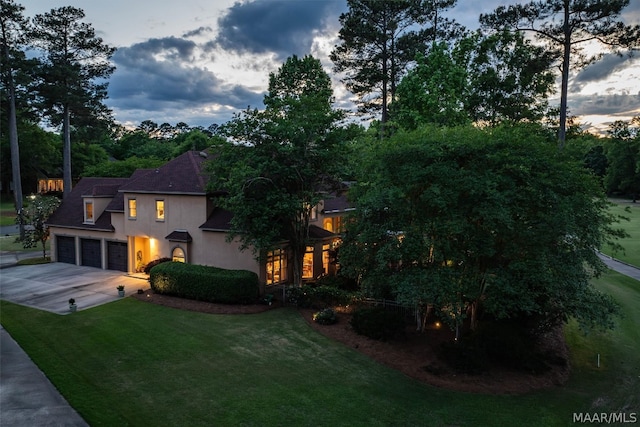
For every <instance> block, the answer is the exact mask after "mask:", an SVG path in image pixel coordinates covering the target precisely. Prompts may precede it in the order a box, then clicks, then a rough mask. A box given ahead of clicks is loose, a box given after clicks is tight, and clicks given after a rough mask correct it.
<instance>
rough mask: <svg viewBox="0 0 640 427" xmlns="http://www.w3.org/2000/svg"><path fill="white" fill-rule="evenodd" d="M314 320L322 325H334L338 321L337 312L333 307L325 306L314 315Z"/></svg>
mask: <svg viewBox="0 0 640 427" xmlns="http://www.w3.org/2000/svg"><path fill="white" fill-rule="evenodd" d="M313 320H314V321H315V322H316V323H319V324H321V325H333V324H334V323H336V322H337V321H338V317H337V316H336V312H335V311H334V310H333V309H332V308H325V309H324V310H322V311H319V312H317V313H315V314H314V315H313Z"/></svg>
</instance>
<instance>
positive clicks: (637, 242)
mask: <svg viewBox="0 0 640 427" xmlns="http://www.w3.org/2000/svg"><path fill="white" fill-rule="evenodd" d="M612 201H613V202H614V203H615V206H613V207H612V208H611V210H612V212H613V213H615V214H617V215H623V216H625V217H627V218H629V221H622V222H621V223H620V224H618V225H619V226H620V227H622V228H624V229H625V231H626V232H627V233H628V234H629V236H630V237H628V238H626V239H623V240H620V241H619V243H620V244H621V245H622V246H623V247H624V251H623V252H620V251H613V250H611V248H608V247H604V248H602V252H603V253H605V254H607V255H610V256H613V257H614V258H617V259H619V260H622V261H624V262H627V263H629V264H632V265H635V266H639V267H640V203H631V202H629V201H626V200H625V201H623V200H612ZM625 208H628V210H626V209H625Z"/></svg>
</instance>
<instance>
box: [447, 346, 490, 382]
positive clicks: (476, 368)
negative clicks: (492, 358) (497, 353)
mask: <svg viewBox="0 0 640 427" xmlns="http://www.w3.org/2000/svg"><path fill="white" fill-rule="evenodd" d="M438 356H439V358H440V359H441V360H442V361H444V362H445V363H446V364H447V365H448V366H449V367H450V368H452V369H453V370H455V371H456V372H459V373H462V374H469V375H479V374H482V373H483V372H485V371H486V370H487V366H488V364H487V357H486V354H485V352H484V351H483V350H482V348H480V347H479V346H477V345H476V344H475V343H474V342H473V341H464V340H463V341H461V342H459V343H458V342H450V341H448V342H443V343H442V345H441V346H440V352H439V354H438Z"/></svg>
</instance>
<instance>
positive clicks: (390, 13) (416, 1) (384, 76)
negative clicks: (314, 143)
mask: <svg viewBox="0 0 640 427" xmlns="http://www.w3.org/2000/svg"><path fill="white" fill-rule="evenodd" d="M455 3H456V0H438V1H424V0H394V1H388V0H384V1H369V0H348V1H347V5H348V6H349V11H348V12H347V13H343V14H342V15H340V24H341V25H342V28H341V29H340V32H339V34H338V37H339V38H340V42H339V44H337V45H336V46H335V48H334V50H333V51H332V52H331V60H332V61H333V62H334V70H335V71H336V72H338V73H342V72H346V74H345V76H344V79H343V81H344V83H345V85H346V86H347V89H349V90H350V91H351V92H353V93H354V94H356V95H357V96H358V97H359V98H360V99H359V110H360V111H361V112H372V111H376V112H377V111H381V114H382V115H381V119H380V121H381V122H382V123H383V124H384V123H385V122H386V121H387V108H388V104H389V103H390V102H393V100H394V98H395V92H396V86H397V84H398V83H399V81H400V79H401V78H402V76H403V75H404V73H405V72H406V69H407V66H408V64H410V63H412V62H413V61H414V60H415V56H416V54H417V53H418V52H422V51H424V49H425V47H427V46H428V45H429V43H428V42H434V41H436V40H440V39H449V38H451V37H453V35H455V34H457V32H460V31H461V28H460V27H459V26H458V25H457V24H455V23H454V22H452V21H448V20H446V19H444V18H443V17H442V16H441V15H440V13H441V12H442V11H443V10H446V9H448V8H451V7H453V6H454V5H455ZM440 24H443V25H442V26H440Z"/></svg>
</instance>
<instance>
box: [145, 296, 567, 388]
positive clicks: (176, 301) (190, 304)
mask: <svg viewBox="0 0 640 427" xmlns="http://www.w3.org/2000/svg"><path fill="white" fill-rule="evenodd" d="M133 298H136V299H138V300H140V301H146V302H149V303H153V304H159V305H163V306H166V307H172V308H177V309H181V310H190V311H197V312H202V313H211V314H255V313H262V312H264V311H267V310H273V309H276V308H278V307H280V305H279V303H278V302H274V304H273V305H270V306H269V305H266V304H254V305H226V304H215V303H209V302H203V301H192V300H187V299H183V298H176V297H171V296H166V295H160V294H155V293H153V292H152V291H151V290H147V291H145V292H144V293H142V294H134V295H133ZM316 311H317V310H312V309H300V310H299V312H300V314H301V316H302V317H303V318H304V319H305V321H306V322H307V323H308V324H309V326H310V327H311V328H313V329H314V330H316V331H317V332H318V333H320V334H322V335H325V336H326V337H328V338H330V339H333V340H335V341H339V342H341V343H343V344H344V345H346V346H348V347H350V348H353V349H354V350H356V351H358V352H360V353H362V354H364V355H366V356H368V357H370V358H371V359H373V360H375V361H376V362H378V363H382V364H384V365H386V366H388V367H390V368H392V369H396V370H398V371H400V372H402V373H403V374H405V375H407V376H409V377H411V378H414V379H416V380H418V381H422V382H425V383H428V384H431V385H433V386H436V387H441V388H445V389H449V390H456V391H463V392H470V393H487V394H523V393H527V392H531V391H534V390H542V389H548V388H552V387H558V386H561V385H563V384H564V383H565V382H566V381H567V380H568V378H569V371H570V367H569V364H568V362H567V363H566V364H565V365H557V366H556V365H554V366H552V367H551V369H550V370H549V371H548V372H546V373H545V374H542V375H536V374H529V373H526V372H521V371H515V370H512V369H508V368H504V367H501V366H491V367H490V368H489V371H488V372H486V373H484V374H480V375H466V374H460V373H456V372H454V371H452V370H451V369H450V368H449V367H448V366H447V365H446V364H444V363H443V362H442V361H441V360H440V359H439V358H438V357H437V349H438V347H439V346H440V344H441V343H442V342H444V341H447V340H452V339H453V335H452V332H450V331H449V330H448V329H447V328H445V327H443V328H441V329H430V330H427V331H426V332H424V333H419V332H416V331H415V328H412V327H410V326H408V327H407V330H406V332H405V337H404V338H403V339H399V340H394V341H390V342H381V341H376V340H372V339H370V338H367V337H365V336H362V335H358V334H356V333H355V332H354V331H353V329H352V328H351V326H350V324H349V320H350V316H351V315H350V314H348V313H338V322H337V323H336V324H334V325H320V324H318V323H316V322H314V321H313V313H315V312H316ZM541 350H542V351H550V352H552V353H554V354H555V355H556V356H557V357H559V358H562V359H564V360H566V361H568V360H569V357H568V349H567V346H566V343H565V341H564V336H563V334H562V329H561V328H558V329H557V330H556V331H553V332H551V333H549V334H547V335H546V336H545V338H544V340H543V341H542V343H541Z"/></svg>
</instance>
